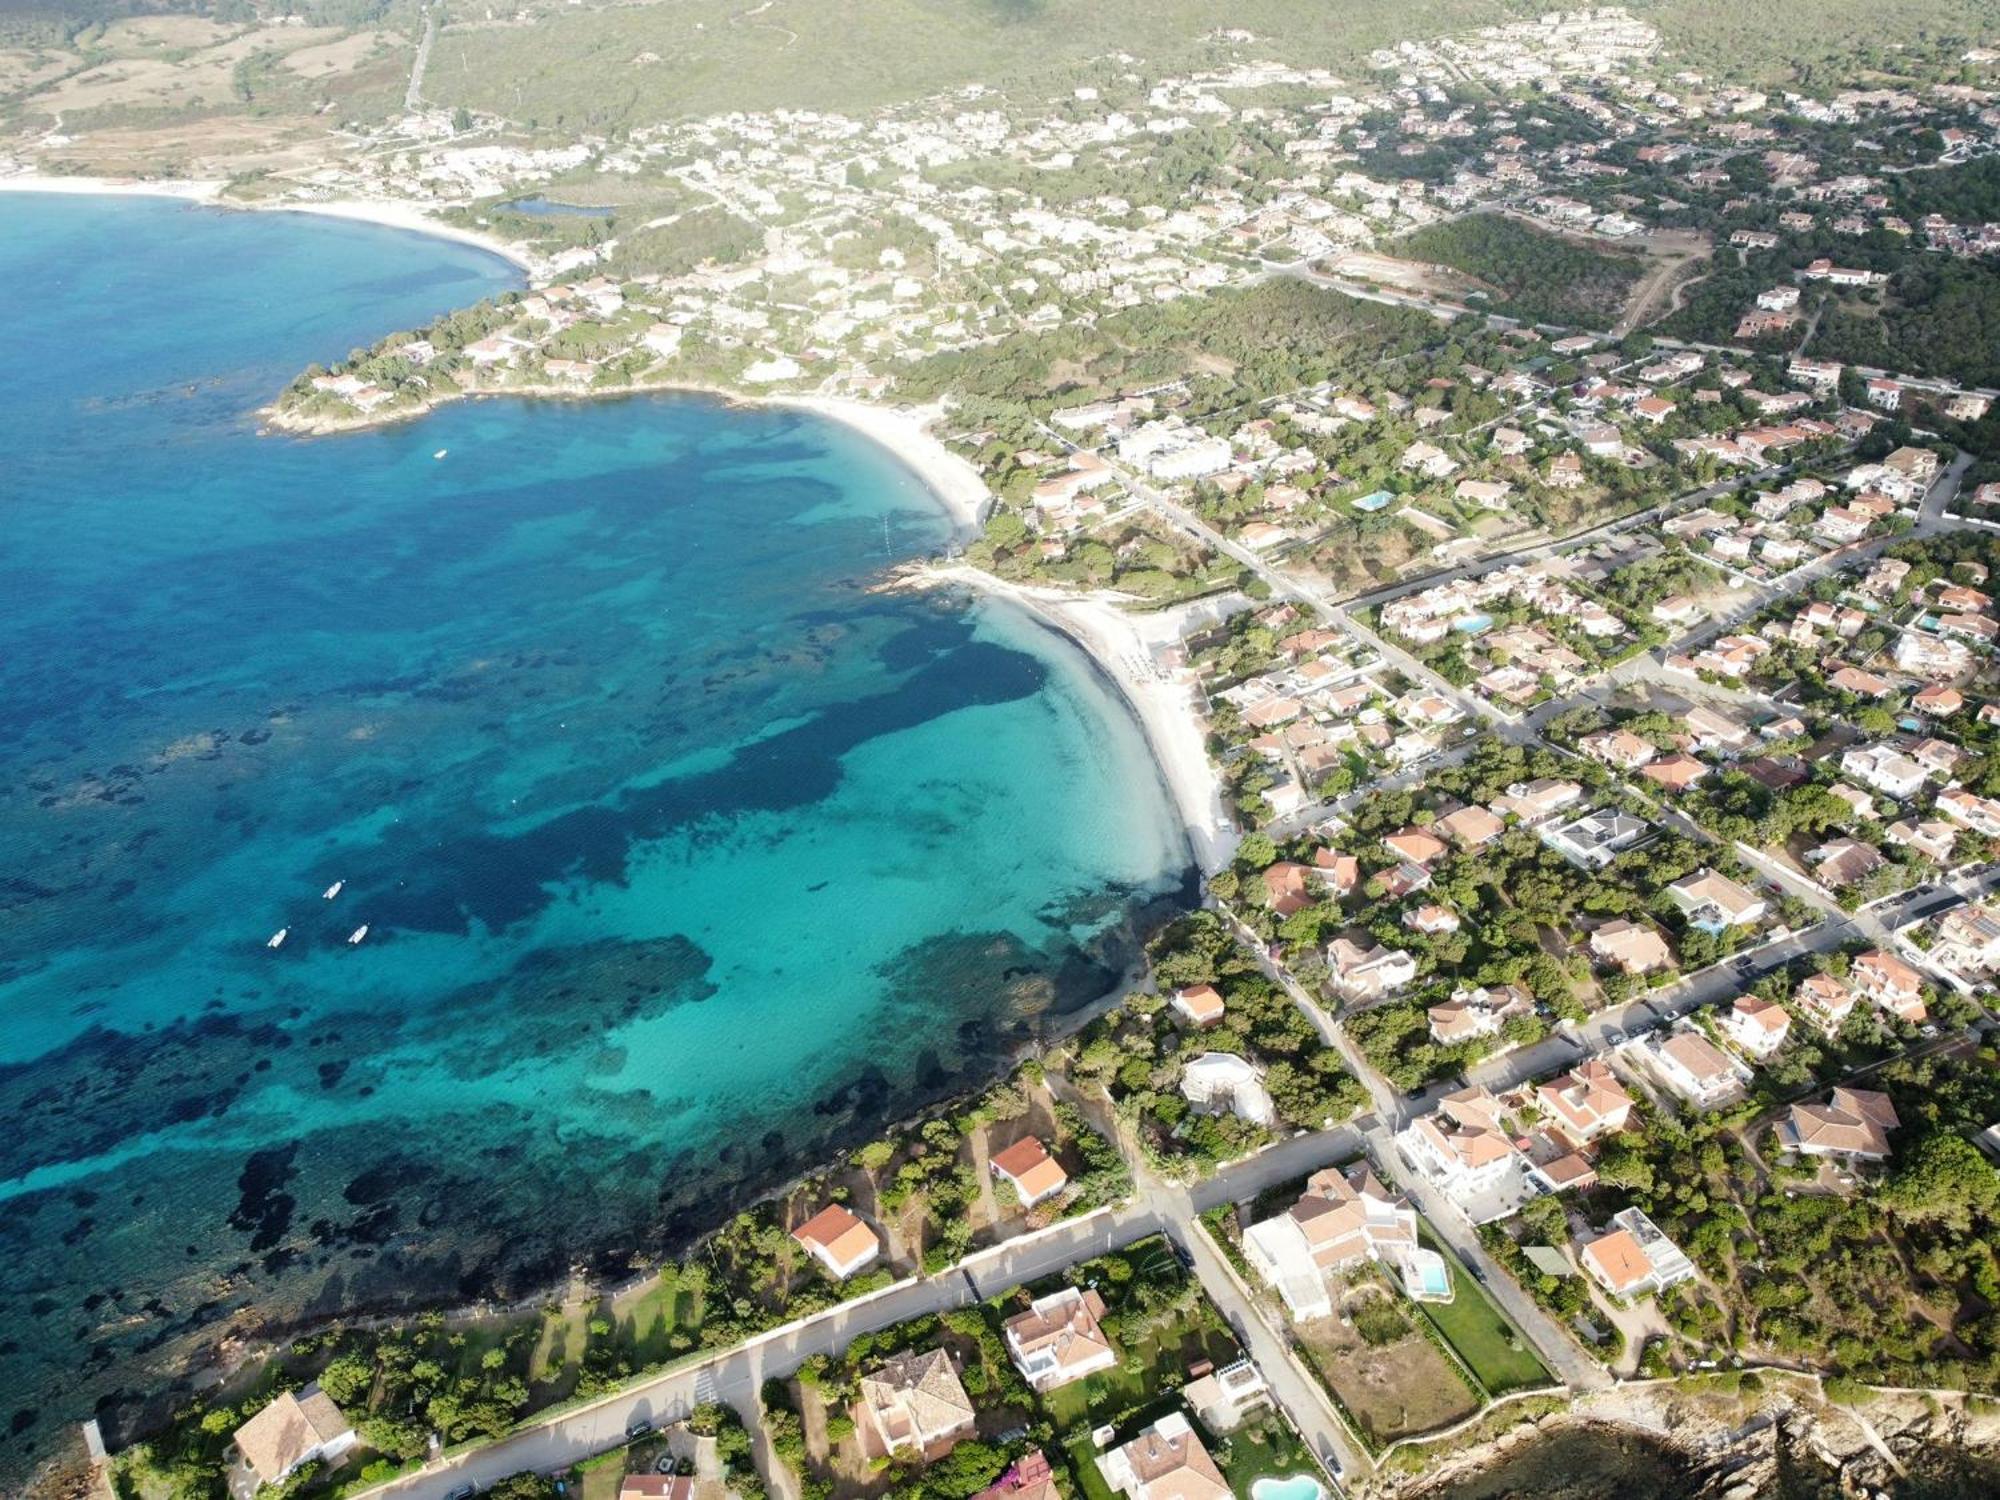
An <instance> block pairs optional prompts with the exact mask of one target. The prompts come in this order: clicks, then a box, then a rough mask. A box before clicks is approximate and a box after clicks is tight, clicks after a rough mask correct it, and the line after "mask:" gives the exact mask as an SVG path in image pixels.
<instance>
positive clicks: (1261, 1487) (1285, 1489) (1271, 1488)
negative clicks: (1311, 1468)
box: [1250, 1474, 1326, 1500]
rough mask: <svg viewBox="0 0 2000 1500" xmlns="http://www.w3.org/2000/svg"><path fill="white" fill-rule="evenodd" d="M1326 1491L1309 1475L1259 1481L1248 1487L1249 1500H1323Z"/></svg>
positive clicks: (1294, 1475) (1292, 1475)
mask: <svg viewBox="0 0 2000 1500" xmlns="http://www.w3.org/2000/svg"><path fill="white" fill-rule="evenodd" d="M1325 1494H1326V1490H1325V1489H1324V1488H1323V1487H1322V1486H1321V1484H1320V1482H1319V1481H1318V1480H1317V1479H1315V1478H1313V1476H1312V1475H1310V1474H1291V1475H1287V1476H1286V1477H1285V1478H1283V1479H1259V1480H1256V1481H1255V1482H1254V1483H1252V1484H1251V1486H1250V1496H1251V1500H1323V1497H1324V1496H1325Z"/></svg>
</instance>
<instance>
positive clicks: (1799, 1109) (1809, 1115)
mask: <svg viewBox="0 0 2000 1500" xmlns="http://www.w3.org/2000/svg"><path fill="white" fill-rule="evenodd" d="M1899 1123H1901V1122H1900V1121H1898V1120H1897V1118H1896V1106H1895V1105H1893V1104H1891V1103H1890V1102H1889V1096H1888V1095H1887V1094H1878V1093H1875V1092H1874V1091H1873V1090H1871V1089H1835V1090H1834V1091H1833V1093H1832V1094H1831V1095H1830V1096H1829V1097H1828V1099H1827V1101H1826V1103H1824V1104H1794V1105H1793V1106H1792V1108H1791V1113H1790V1114H1788V1115H1787V1116H1786V1117H1785V1118H1784V1119H1783V1120H1781V1121H1779V1123H1778V1130H1777V1134H1778V1140H1779V1142H1780V1144H1782V1145H1783V1146H1784V1147H1785V1148H1786V1149H1787V1150H1791V1151H1796V1152H1798V1153H1799V1154H1800V1155H1801V1156H1858V1157H1861V1158H1863V1159H1864V1160H1867V1161H1883V1160H1885V1159H1886V1158H1887V1157H1888V1155H1889V1132H1890V1131H1892V1130H1894V1129H1895V1128H1896V1127H1897V1125H1898V1124H1899Z"/></svg>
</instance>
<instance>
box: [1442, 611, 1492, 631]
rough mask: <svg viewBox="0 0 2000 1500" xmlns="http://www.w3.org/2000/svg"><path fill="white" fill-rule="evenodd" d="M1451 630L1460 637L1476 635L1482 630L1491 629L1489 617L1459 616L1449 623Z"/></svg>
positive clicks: (1490, 617) (1490, 618)
mask: <svg viewBox="0 0 2000 1500" xmlns="http://www.w3.org/2000/svg"><path fill="white" fill-rule="evenodd" d="M1451 628H1452V629H1453V630H1456V631H1457V632H1458V633H1459V634H1460V635H1478V634H1479V632H1480V631H1482V630H1491V629H1492V628H1493V616H1491V615H1460V616H1459V617H1458V618H1457V619H1456V620H1453V621H1452V622H1451Z"/></svg>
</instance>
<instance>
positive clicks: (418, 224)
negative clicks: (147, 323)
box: [0, 172, 540, 276]
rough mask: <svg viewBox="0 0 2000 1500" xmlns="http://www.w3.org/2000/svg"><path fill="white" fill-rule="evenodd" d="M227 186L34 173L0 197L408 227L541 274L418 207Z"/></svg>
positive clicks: (1, 185) (521, 254) (4, 182)
mask: <svg viewBox="0 0 2000 1500" xmlns="http://www.w3.org/2000/svg"><path fill="white" fill-rule="evenodd" d="M228 185H229V184H228V183H226V182H219V181H217V182H209V181H200V180H193V179H190V180H180V181H170V180H163V181H157V182H137V181H126V180H122V179H119V178H113V177H55V176H44V175H42V174H41V173H38V172H21V173H17V174H15V175H14V176H11V177H0V193H102V194H106V195H109V196H111V197H118V198H179V199H181V200H182V201H183V202H187V203H201V204H206V205H208V206H209V207H211V208H229V209H236V210H239V211H241V212H244V213H291V214H318V215H320V216H321V217H322V218H328V219H355V220H359V221H361V222H364V223H369V224H381V225H384V226H385V227H387V228H390V229H407V230H409V231H411V232H412V233H415V234H430V235H436V236H437V237H438V238H439V239H444V240H456V241H458V242H459V243H460V244H462V245H472V246H474V247H476V248H478V249H480V250H484V251H486V252H487V253H488V254H489V255H497V256H499V257H500V258H501V259H502V260H506V261H511V262H512V263H513V264H515V265H517V266H519V267H520V268H521V269H522V270H523V271H525V272H527V273H528V274H529V275H531V276H533V275H537V274H539V272H540V266H539V264H538V262H537V261H536V260H535V257H534V256H533V255H532V254H531V253H530V252H529V251H527V250H525V249H523V248H522V247H521V246H519V245H515V244H512V243H510V242H509V241H507V240H503V239H500V238H499V237H497V236H495V235H490V234H481V233H480V232H479V231H477V230H474V229H461V228H459V227H458V226H457V225H455V224H444V223H440V222H439V221H438V220H437V219H435V218H433V217H431V215H430V214H429V213H428V212H427V211H426V210H425V209H424V208H423V206H422V205H421V204H416V203H405V202H398V201H395V200H392V199H387V198H327V199H312V198H281V199H273V200H272V201H270V202H267V203H237V202H233V201H231V200H230V199H227V198H224V197H223V196H222V190H223V189H224V188H225V187H227V186H228Z"/></svg>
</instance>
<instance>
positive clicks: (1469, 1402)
mask: <svg viewBox="0 0 2000 1500" xmlns="http://www.w3.org/2000/svg"><path fill="white" fill-rule="evenodd" d="M1371 1303H1372V1304H1373V1306H1372V1307H1368V1306H1367V1304H1371ZM1348 1307H1349V1310H1350V1311H1351V1312H1360V1313H1361V1314H1362V1316H1361V1317H1360V1318H1359V1320H1358V1321H1357V1324H1356V1326H1348V1325H1346V1324H1343V1323H1342V1322H1341V1321H1340V1319H1339V1318H1338V1317H1331V1318H1320V1319H1318V1320H1317V1321H1315V1322H1311V1323H1300V1324H1298V1325H1297V1328H1296V1333H1297V1337H1298V1343H1299V1349H1300V1352H1301V1353H1302V1354H1303V1355H1304V1357H1305V1358H1306V1360H1307V1361H1308V1363H1310V1364H1311V1366H1312V1367H1313V1369H1314V1370H1315V1371H1316V1372H1317V1373H1318V1374H1319V1376H1320V1378H1321V1379H1322V1380H1323V1381H1325V1383H1326V1385H1327V1387H1328V1388H1329V1389H1330V1390H1332V1391H1333V1392H1334V1394H1335V1395H1337V1396H1338V1397H1339V1398H1340V1400H1341V1403H1342V1404H1343V1405H1344V1406H1346V1408H1347V1410H1348V1413H1349V1415H1351V1416H1352V1417H1353V1419H1354V1421H1355V1422H1356V1424H1357V1425H1359V1427H1360V1428H1361V1431H1362V1433H1363V1434H1364V1435H1365V1436H1366V1437H1367V1439H1368V1441H1369V1443H1370V1444H1372V1445H1373V1446H1375V1447H1378V1448H1379V1447H1381V1446H1383V1445H1384V1444H1386V1443H1390V1442H1393V1441H1394V1440H1395V1439H1397V1438H1399V1437H1410V1436H1413V1435H1415V1434H1417V1433H1420V1432H1431V1431H1434V1430H1436V1429H1437V1428H1439V1427H1447V1426H1449V1425H1451V1424H1452V1423H1453V1422H1457V1421H1460V1420H1462V1419H1463V1418H1466V1417H1469V1416H1471V1415H1472V1414H1473V1413H1474V1412H1475V1411H1477V1410H1479V1404H1480V1403H1479V1398H1478V1397H1476V1396H1475V1395H1473V1393H1472V1391H1471V1389H1470V1387H1468V1386H1467V1385H1466V1383H1465V1381H1464V1379H1463V1377H1461V1376H1460V1375H1459V1373H1458V1371H1457V1370H1456V1369H1454V1368H1453V1367H1452V1365H1451V1362H1450V1361H1449V1360H1448V1359H1446V1357H1445V1356H1444V1355H1443V1354H1442V1353H1440V1352H1439V1351H1438V1348H1437V1346H1436V1345H1435V1344H1433V1343H1431V1341H1430V1340H1429V1339H1428V1338H1426V1337H1425V1336H1424V1334H1423V1332H1422V1330H1421V1329H1419V1328H1417V1327H1416V1326H1415V1324H1414V1323H1412V1322H1410V1321H1409V1320H1410V1318H1411V1317H1412V1316H1413V1314H1412V1312H1411V1310H1410V1307H1409V1304H1407V1303H1404V1302H1403V1301H1402V1300H1401V1299H1400V1298H1398V1297H1395V1296H1394V1294H1393V1293H1390V1292H1388V1291H1386V1290H1383V1291H1380V1292H1376V1293H1372V1294H1370V1295H1368V1296H1367V1297H1365V1298H1363V1299H1361V1300H1360V1301H1353V1300H1350V1302H1349V1304H1348ZM1364 1307H1365V1308H1366V1311H1363V1309H1364ZM1391 1316H1393V1317H1396V1318H1401V1319H1402V1320H1403V1323H1404V1328H1405V1332H1403V1333H1402V1334H1401V1335H1400V1336H1398V1337H1395V1338H1393V1339H1392V1340H1391V1341H1389V1342H1387V1343H1379V1344H1378V1343H1371V1342H1370V1341H1369V1340H1368V1339H1366V1338H1364V1337H1363V1336H1362V1334H1361V1332H1360V1328H1361V1326H1367V1325H1370V1323H1371V1319H1381V1320H1382V1322H1381V1324H1380V1332H1387V1331H1388V1329H1389V1327H1390V1323H1389V1319H1390V1318H1391ZM1378 1336H1379V1333H1378Z"/></svg>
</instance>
